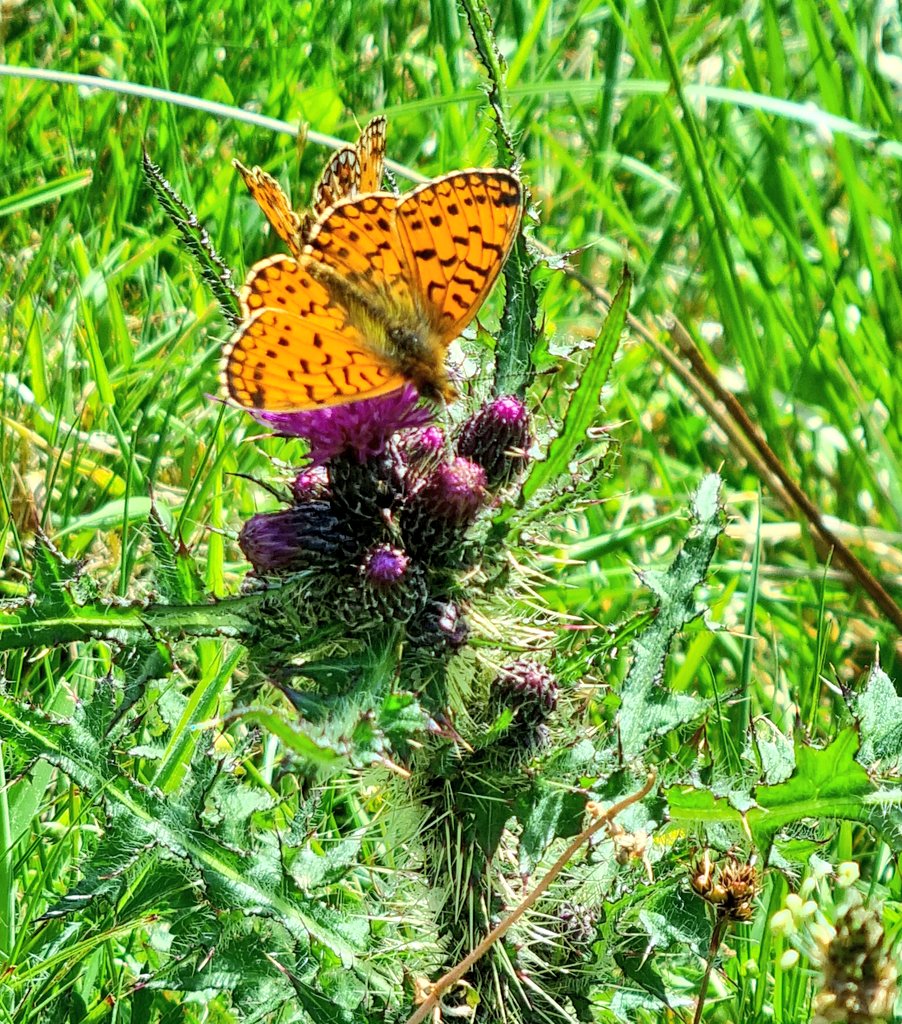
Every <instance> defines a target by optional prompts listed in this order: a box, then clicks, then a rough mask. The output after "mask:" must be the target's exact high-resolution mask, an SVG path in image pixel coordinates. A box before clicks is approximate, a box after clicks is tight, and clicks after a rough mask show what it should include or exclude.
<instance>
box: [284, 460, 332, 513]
mask: <svg viewBox="0 0 902 1024" xmlns="http://www.w3.org/2000/svg"><path fill="white" fill-rule="evenodd" d="M291 493H292V496H293V497H294V500H295V503H296V504H298V505H303V504H304V503H305V502H308V501H316V500H317V499H322V498H325V497H328V495H329V474H328V473H327V472H326V470H325V469H324V468H323V467H322V466H309V467H308V468H307V469H302V470H301V471H300V472H299V473H298V475H297V476H296V477H295V478H294V480H293V481H292V484H291Z"/></svg>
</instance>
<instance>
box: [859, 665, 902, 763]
mask: <svg viewBox="0 0 902 1024" xmlns="http://www.w3.org/2000/svg"><path fill="white" fill-rule="evenodd" d="M854 710H855V716H856V717H857V718H858V720H859V724H860V727H861V752H860V754H859V756H858V759H859V761H861V763H862V764H865V765H868V766H870V765H873V764H878V766H879V769H880V771H882V772H890V771H894V770H895V771H898V769H899V765H900V762H902V697H900V696H899V695H898V694H897V693H896V688H895V686H893V681H892V680H891V679H890V677H889V676H888V675H887V674H886V673H885V672H884V671H883V669H882V668H881V667H880V665H879V664H875V665H874V666H873V667H872V668H871V671H870V673H869V675H868V680H867V683H866V685H865V688H864V690H863V691H862V692H861V693H860V694H858V696H857V697H856V699H855V704H854Z"/></svg>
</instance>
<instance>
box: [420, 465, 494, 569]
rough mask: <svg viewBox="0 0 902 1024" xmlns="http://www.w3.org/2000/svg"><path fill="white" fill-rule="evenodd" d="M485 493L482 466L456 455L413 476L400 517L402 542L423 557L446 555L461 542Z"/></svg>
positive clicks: (427, 559) (425, 558) (433, 557)
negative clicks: (425, 471)
mask: <svg viewBox="0 0 902 1024" xmlns="http://www.w3.org/2000/svg"><path fill="white" fill-rule="evenodd" d="M486 497H487V492H486V479H485V470H484V469H483V468H482V467H481V466H477V465H476V463H475V462H471V461H470V460H469V459H464V458H461V457H460V456H457V457H455V458H453V459H452V460H451V461H450V462H440V463H438V465H436V466H434V467H433V468H432V469H431V470H429V471H428V472H427V473H426V474H425V475H424V476H419V475H416V476H414V477H413V478H412V479H411V481H409V492H408V495H407V500H406V504H405V507H404V509H403V512H402V515H401V519H400V525H401V533H402V535H403V536H404V540H405V546H406V547H407V548H408V550H410V551H411V552H412V553H413V554H414V555H415V556H416V557H418V558H422V559H424V560H426V561H434V560H435V559H436V558H439V557H442V556H444V555H447V554H448V552H449V551H451V550H452V549H453V548H454V547H455V545H457V544H459V543H461V542H462V540H463V535H464V533H465V531H466V529H467V527H468V526H469V525H470V524H471V523H472V522H473V521H474V519H475V518H476V514H477V513H478V512H479V510H480V509H481V508H482V506H483V505H484V504H485V500H486Z"/></svg>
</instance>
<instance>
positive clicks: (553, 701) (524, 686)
mask: <svg viewBox="0 0 902 1024" xmlns="http://www.w3.org/2000/svg"><path fill="white" fill-rule="evenodd" d="M559 692H560V691H559V690H558V685H557V681H556V680H555V678H554V676H553V675H552V673H551V672H550V671H549V670H548V669H547V668H545V666H544V665H540V664H538V663H537V662H534V661H529V660H526V659H523V660H521V661H517V662H515V663H514V664H513V665H510V666H508V667H507V668H505V669H504V670H503V671H502V672H501V673H500V674H499V675H498V676H497V678H496V679H495V680H494V682H493V683H492V687H491V690H490V692H489V712H490V714H491V715H492V717H494V718H497V717H498V716H499V715H500V714H501V713H502V712H503V711H505V710H508V709H509V710H510V711H511V712H512V713H513V719H512V721H511V724H510V726H509V727H508V730H507V732H506V733H505V734H504V736H503V737H502V738H501V742H500V743H499V744H498V748H499V751H500V750H506V751H508V752H510V751H513V752H514V753H515V755H516V757H515V760H521V759H525V758H529V757H532V756H533V754H534V753H535V752H536V751H537V750H541V748H542V747H544V746H546V745H547V744H548V742H549V740H550V738H551V732H550V730H549V729H548V726H547V725H546V724H545V723H546V721H547V720H548V719H549V717H550V716H551V714H552V713H553V712H554V710H555V709H556V708H557V702H558V695H559Z"/></svg>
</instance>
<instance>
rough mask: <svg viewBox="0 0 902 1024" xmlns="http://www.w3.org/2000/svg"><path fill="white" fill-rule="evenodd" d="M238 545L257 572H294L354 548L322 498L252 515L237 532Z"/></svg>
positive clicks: (352, 541) (337, 556)
mask: <svg viewBox="0 0 902 1024" xmlns="http://www.w3.org/2000/svg"><path fill="white" fill-rule="evenodd" d="M238 544H239V546H240V548H241V550H242V551H243V552H244V556H245V558H247V560H248V561H249V562H250V563H251V565H253V567H254V570H255V571H256V572H257V573H258V574H260V575H278V574H280V573H287V572H295V571H297V570H298V569H304V568H306V567H308V566H310V565H316V564H321V563H322V562H327V561H331V560H333V559H337V558H343V557H347V556H348V555H349V554H350V553H352V552H353V550H354V547H355V543H354V540H353V538H352V537H351V535H350V534H349V533H348V532H347V529H346V527H343V526H342V524H341V522H340V521H339V520H338V519H337V517H336V516H335V514H334V513H333V512H332V509H331V508H330V506H329V505H328V503H327V502H324V501H310V502H307V503H306V504H304V505H294V506H292V507H291V508H286V509H282V511H280V512H262V513H259V514H258V515H255V516H251V518H250V519H249V520H248V521H247V522H246V523H245V524H244V526H243V527H242V529H241V533H239V534H238Z"/></svg>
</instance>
